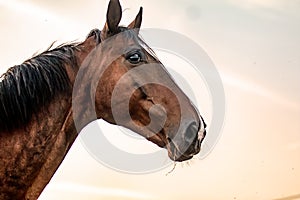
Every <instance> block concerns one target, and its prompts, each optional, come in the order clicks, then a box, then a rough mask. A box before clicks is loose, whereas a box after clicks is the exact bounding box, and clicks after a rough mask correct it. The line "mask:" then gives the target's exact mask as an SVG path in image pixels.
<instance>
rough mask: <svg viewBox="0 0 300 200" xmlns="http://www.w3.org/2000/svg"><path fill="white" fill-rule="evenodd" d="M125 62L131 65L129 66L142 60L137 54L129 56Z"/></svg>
mask: <svg viewBox="0 0 300 200" xmlns="http://www.w3.org/2000/svg"><path fill="white" fill-rule="evenodd" d="M127 60H128V61H129V62H130V63H131V64H139V63H140V62H141V60H142V58H141V55H140V54H138V53H134V54H132V55H130V56H129V57H128V58H127Z"/></svg>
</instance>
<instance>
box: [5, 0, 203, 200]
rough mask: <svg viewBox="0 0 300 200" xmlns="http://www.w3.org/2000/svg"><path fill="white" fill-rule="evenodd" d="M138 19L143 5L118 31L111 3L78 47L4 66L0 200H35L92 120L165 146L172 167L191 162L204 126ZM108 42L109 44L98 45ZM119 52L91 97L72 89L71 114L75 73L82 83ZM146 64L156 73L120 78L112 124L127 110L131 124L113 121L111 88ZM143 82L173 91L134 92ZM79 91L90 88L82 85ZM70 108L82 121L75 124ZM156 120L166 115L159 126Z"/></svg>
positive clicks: (115, 3)
mask: <svg viewBox="0 0 300 200" xmlns="http://www.w3.org/2000/svg"><path fill="white" fill-rule="evenodd" d="M142 14H143V8H142V7H141V8H140V11H139V13H138V14H137V16H136V18H135V19H134V21H133V22H132V23H130V24H129V25H128V26H120V25H119V23H120V21H121V18H122V8H121V5H120V2H119V0H110V2H109V4H108V10H107V14H106V23H105V25H104V28H103V29H102V30H101V31H100V30H98V29H94V30H92V31H91V32H90V33H89V34H88V36H87V38H86V39H85V41H83V42H76V43H67V44H63V45H60V46H57V47H56V48H53V47H51V48H49V49H47V50H46V51H45V52H43V53H40V54H38V55H35V56H34V57H32V58H30V59H28V60H27V61H25V62H24V63H22V64H21V65H16V66H14V67H12V68H10V69H9V70H8V71H7V72H6V73H4V74H3V75H2V76H1V77H0V160H1V165H0V199H37V198H38V197H39V195H40V194H41V193H42V191H43V189H44V188H45V187H46V185H47V184H48V183H49V181H50V180H51V178H52V176H53V174H54V173H55V171H56V170H57V168H58V167H59V165H60V164H61V162H62V161H63V159H64V157H65V155H66V154H67V152H68V150H69V149H70V147H71V145H72V144H73V142H74V141H75V139H76V137H77V136H78V134H79V133H80V131H81V130H82V128H84V127H85V126H86V125H87V124H88V123H90V122H92V121H93V120H97V119H103V120H105V121H107V122H109V123H111V124H115V125H119V126H124V127H126V128H128V129H131V130H133V131H135V132H136V133H137V134H140V135H141V136H143V137H145V138H146V139H148V140H149V141H151V142H153V143H155V144H157V145H158V146H159V147H161V148H165V149H166V150H167V152H168V155H169V158H170V159H171V160H173V161H174V162H183V161H186V160H189V159H191V158H192V157H193V156H194V155H196V154H198V153H199V152H200V148H201V143H202V141H203V139H204V138H205V135H206V131H205V128H206V124H205V122H204V120H203V118H202V116H201V115H200V114H199V111H198V110H197V108H196V107H195V106H194V105H193V104H192V103H191V101H190V100H189V98H188V97H187V96H186V95H185V94H184V92H183V91H182V90H181V89H180V88H179V87H178V86H177V85H176V83H175V82H174V81H173V79H172V77H171V76H170V75H169V73H168V72H167V71H166V69H165V68H164V66H163V64H162V63H161V62H160V61H159V59H158V58H157V57H156V56H155V54H154V53H153V51H151V48H150V47H148V45H147V44H146V43H145V42H144V41H143V40H142V38H141V37H140V35H139V30H140V27H141V24H142ZM109 40H111V42H112V43H111V45H102V46H101V44H104V43H105V42H106V41H109ZM120 47H122V48H124V49H127V50H128V51H127V52H128V53H126V54H121V55H119V56H118V57H117V58H116V59H114V60H113V61H112V62H110V63H109V64H108V66H107V67H106V69H105V70H103V75H102V76H101V77H100V78H99V80H98V82H97V83H98V84H97V85H96V86H95V87H96V88H94V91H95V94H94V98H89V97H90V96H91V90H89V89H83V90H82V91H78V92H79V94H80V95H81V96H83V97H86V98H79V99H81V100H82V99H83V100H82V101H81V102H79V103H78V102H77V103H78V107H76V108H74V106H72V105H73V101H74V98H73V96H74V95H73V94H74V84H75V82H76V80H77V79H76V78H77V75H78V72H79V71H80V70H81V69H82V68H86V69H88V71H89V74H87V75H86V76H85V79H86V81H87V80H88V79H89V77H90V76H93V70H98V69H99V68H101V66H102V65H100V64H97V63H99V62H102V61H105V60H106V59H109V58H110V57H111V54H112V53H113V52H114V50H115V49H119V48H120ZM99 48H100V49H101V52H102V53H103V57H102V60H97V55H94V56H90V55H91V54H93V52H94V54H95V52H96V53H97V52H99V51H95V49H99ZM86 60H88V61H86ZM91 62H92V64H91ZM144 64H156V66H157V67H155V68H153V69H152V70H149V71H148V72H147V73H146V74H145V73H143V74H141V75H140V76H141V77H139V76H136V77H131V78H128V79H124V80H125V82H124V80H123V82H124V84H126V87H120V88H119V90H118V94H119V97H120V99H119V100H118V101H117V103H116V104H114V106H116V108H115V109H117V110H118V111H119V112H118V115H120V116H118V117H117V118H119V119H125V118H126V117H127V116H125V117H124V116H123V117H124V118H122V115H123V112H122V110H126V109H127V110H129V112H130V117H131V119H130V120H127V119H126V120H119V121H118V120H116V119H115V118H116V117H115V116H114V114H113V113H114V112H113V109H114V108H113V106H112V101H111V99H112V96H113V90H114V87H115V86H116V85H117V83H118V81H120V80H121V79H122V77H123V76H124V75H125V74H126V73H127V72H128V71H129V70H131V69H134V68H137V67H139V66H141V65H144ZM147 77H152V79H155V80H156V79H157V82H159V81H160V80H159V78H160V79H161V77H163V80H164V81H166V82H168V84H169V85H170V87H171V88H172V89H170V88H168V87H164V86H163V84H146V85H143V86H139V87H136V85H137V82H138V81H139V80H142V79H145V78H147ZM81 84H85V82H84V81H82V82H81ZM86 85H88V83H86ZM82 88H88V87H87V86H86V87H85V85H83V87H82ZM128 90H132V91H134V92H133V93H131V94H130V99H129V100H128V101H125V100H124V99H122V98H121V97H122V96H123V94H126V93H128ZM80 95H79V96H80ZM86 99H88V100H86ZM85 100H86V101H87V102H85ZM88 101H92V103H93V105H94V107H93V108H94V113H96V119H94V118H91V117H89V114H88V112H89V109H87V105H88V104H90V102H88ZM157 105H159V106H157ZM125 107H126V108H125ZM75 109H76V113H79V114H78V116H80V117H79V118H78V117H77V118H76V120H75V118H74V110H75ZM162 116H164V117H165V119H164V123H163V124H161V121H162ZM78 120H79V121H78ZM129 121H130V122H129ZM76 123H77V124H79V125H76ZM149 124H154V125H156V124H159V125H158V126H160V128H159V129H157V130H155V128H154V129H153V128H151V127H150V126H148V125H149ZM180 124H181V125H182V126H181V125H180ZM143 127H146V128H143ZM179 127H181V128H180V130H179V131H178V129H179Z"/></svg>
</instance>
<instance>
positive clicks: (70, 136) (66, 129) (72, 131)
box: [26, 37, 97, 199]
mask: <svg viewBox="0 0 300 200" xmlns="http://www.w3.org/2000/svg"><path fill="white" fill-rule="evenodd" d="M96 45H97V41H96V37H89V38H87V40H86V41H84V42H83V43H81V44H79V45H78V47H77V49H78V51H75V54H76V55H75V57H76V58H77V61H78V62H77V63H78V66H69V65H67V66H66V71H67V74H68V76H69V79H70V82H71V85H73V84H74V82H75V79H76V75H77V72H78V70H79V68H80V66H81V64H82V62H83V61H84V59H85V58H86V57H87V55H88V54H89V53H90V52H91V51H92V50H93V49H94V48H95V47H96ZM71 89H72V88H71ZM71 92H72V91H71ZM57 104H58V105H57ZM50 107H53V109H54V110H56V109H60V110H61V108H63V109H62V110H61V111H62V112H60V113H61V114H60V115H59V118H61V119H59V118H57V119H56V121H57V122H58V124H59V127H57V128H56V130H53V131H52V132H56V133H58V134H57V137H56V140H55V142H54V144H53V146H52V150H51V152H50V153H49V154H48V155H47V160H46V162H45V163H44V165H43V167H42V168H41V170H40V172H39V175H38V176H37V178H36V179H35V181H34V183H33V184H32V186H31V187H30V188H29V190H28V191H27V194H26V197H28V198H29V199H36V198H37V197H38V195H39V194H40V193H41V192H42V190H43V189H44V187H45V186H46V185H47V183H48V182H49V181H50V179H51V177H52V176H53V174H54V173H55V171H56V170H57V168H58V167H59V165H60V164H61V162H62V160H63V159H64V157H65V155H66V154H67V152H68V150H69V149H70V147H71V145H72V144H73V142H74V141H75V139H76V137H77V135H78V132H80V130H77V129H76V128H75V125H74V121H73V113H72V95H64V96H62V97H61V98H58V99H57V100H55V101H53V103H52V105H50ZM50 109H51V108H50ZM50 118H51V117H50ZM61 122H63V123H61ZM52 124H55V123H54V122H53V123H52Z"/></svg>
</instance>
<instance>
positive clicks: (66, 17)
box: [0, 0, 300, 200]
mask: <svg viewBox="0 0 300 200" xmlns="http://www.w3.org/2000/svg"><path fill="white" fill-rule="evenodd" d="M121 3H122V6H123V9H124V10H125V11H124V12H123V19H122V23H123V24H129V23H130V22H131V21H132V20H133V18H134V17H135V15H136V13H137V12H138V9H139V6H143V7H144V17H143V25H142V26H143V27H144V28H160V29H167V30H172V31H175V32H178V33H181V34H183V35H185V36H187V37H188V38H190V39H192V40H193V41H194V42H196V43H197V44H198V45H199V46H201V47H202V48H203V49H204V51H205V52H206V53H207V55H208V56H209V57H210V58H211V60H212V61H213V63H214V64H215V66H216V69H217V70H218V72H219V74H220V76H221V78H222V81H223V86H224V90H225V96H226V104H225V105H226V116H225V121H224V124H223V129H222V132H221V136H220V139H219V140H218V142H217V144H216V146H215V148H214V149H213V151H212V152H211V153H210V154H209V155H208V156H207V157H205V158H204V159H197V158H195V159H193V160H192V161H191V162H190V163H183V164H178V165H177V167H176V168H175V170H174V171H173V172H172V173H171V174H169V175H168V176H166V174H167V173H168V172H169V171H171V169H172V166H169V167H168V168H166V169H163V170H161V171H158V172H155V173H150V174H143V175H132V174H126V173H120V172H117V171H114V170H112V169H110V168H107V167H105V166H103V165H102V164H101V163H99V162H97V161H96V160H95V159H94V158H93V157H92V156H91V155H90V154H89V153H88V152H87V151H86V148H85V147H84V146H83V144H82V142H81V141H80V140H77V141H76V142H75V144H74V145H73V147H72V148H71V150H70V152H69V153H68V155H67V156H66V158H65V160H64V162H63V164H62V165H61V166H60V168H59V169H58V171H57V173H56V174H55V176H54V177H53V179H52V180H51V182H50V184H49V185H48V186H47V187H46V189H45V191H44V193H43V194H42V196H41V197H40V199H41V200H48V199H82V198H87V197H88V198H89V199H120V198H122V199H174V200H176V199H183V198H186V199H285V200H290V199H297V198H298V199H300V190H299V185H300V157H299V154H300V123H299V121H300V79H299V78H298V76H299V74H300V45H299V44H300V37H299V35H300V1H299V0H286V1H283V0H260V1H259V0H224V1H217V0H202V1H198V0H188V1H183V0H172V1H171V0H164V1H158V0H151V1H146V0H127V1H125V0H123V1H121ZM107 4H108V1H106V0H91V1H89V3H86V1H83V0H79V1H76V2H74V1H69V0H62V1H60V2H59V3H58V2H55V1H36V0H23V1H17V0H10V1H2V0H0V25H1V29H0V36H1V37H0V43H1V48H0V72H1V73H3V72H5V71H6V70H7V68H8V67H12V66H14V65H16V64H20V63H22V62H23V61H24V60H26V59H27V58H30V57H31V56H32V55H33V54H35V53H36V52H42V51H43V50H45V49H47V47H48V46H50V44H51V43H52V42H53V41H57V43H58V44H60V43H63V42H67V41H74V40H77V41H80V40H82V39H84V38H85V36H86V35H87V33H88V32H89V31H90V30H91V29H93V28H99V29H101V28H102V27H103V25H104V22H105V13H106V8H107ZM146 42H147V41H146ZM158 55H159V56H161V60H162V61H163V63H165V65H166V66H167V67H168V66H170V67H171V66H173V65H177V66H178V65H179V63H180V67H181V66H182V68H184V66H185V65H187V63H185V64H184V62H183V61H182V60H181V61H179V60H174V59H172V58H173V57H172V56H174V55H167V54H166V53H163V52H158ZM175 69H177V70H178V72H179V73H180V72H182V73H183V71H185V70H180V69H178V67H177V68H175ZM189 73H190V74H189ZM189 77H193V72H189V71H187V74H186V77H185V78H186V79H187V80H188V79H189ZM190 79H191V82H189V84H191V85H192V89H194V88H193V86H194V87H196V86H195V85H197V84H198V83H199V85H203V80H202V81H201V80H199V82H197V81H198V80H195V82H193V78H190ZM201 89H202V90H203V92H202V93H198V92H197V91H198V90H195V95H196V100H195V101H196V102H195V103H196V104H197V105H198V106H199V107H200V108H199V109H200V110H201V113H203V115H204V116H205V117H206V118H207V121H208V125H209V124H211V120H212V110H213V108H212V105H211V102H210V101H211V96H210V95H209V92H211V91H209V88H207V87H203V88H201ZM101 123H102V126H105V127H106V129H107V130H115V131H116V132H117V131H118V130H117V129H116V127H112V126H111V125H107V124H105V123H103V122H101ZM88 128H89V127H87V129H88ZM81 134H84V133H81ZM208 134H209V131H208ZM120 138H122V139H120ZM120 138H119V141H116V145H122V144H123V145H124V142H123V141H124V138H123V137H121V136H120ZM113 139H114V140H118V136H114V137H113ZM138 143H140V144H138ZM135 144H136V146H135V147H132V149H130V151H139V150H141V149H139V148H142V147H145V148H146V149H147V150H150V151H156V150H157V149H158V147H156V146H155V145H152V144H150V143H148V142H145V141H139V142H135ZM119 147H120V148H123V149H124V148H128V144H127V145H125V146H119ZM128 151H129V150H128Z"/></svg>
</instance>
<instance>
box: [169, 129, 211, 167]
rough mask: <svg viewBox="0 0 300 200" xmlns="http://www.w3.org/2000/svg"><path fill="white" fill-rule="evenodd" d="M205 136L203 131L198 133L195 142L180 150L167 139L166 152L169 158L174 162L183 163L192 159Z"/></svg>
mask: <svg viewBox="0 0 300 200" xmlns="http://www.w3.org/2000/svg"><path fill="white" fill-rule="evenodd" d="M205 136H206V131H205V130H204V132H202V133H200V132H199V133H198V138H197V140H195V142H194V143H192V144H190V145H189V146H185V147H184V146H183V148H180V147H179V145H176V144H175V143H174V142H173V141H172V140H170V139H168V144H167V146H166V148H167V150H168V156H169V158H170V159H171V160H173V161H175V162H184V161H187V160H190V159H192V158H193V157H194V156H195V155H197V154H198V153H199V152H200V150H201V144H202V142H203V140H204V138H205ZM180 149H181V150H180ZM183 152H184V153H183Z"/></svg>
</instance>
